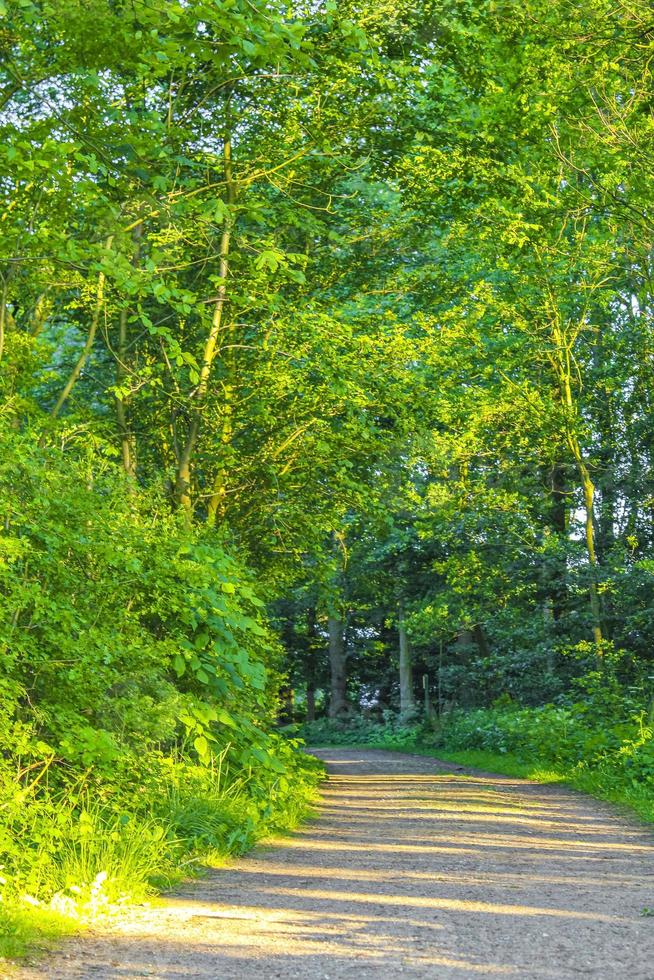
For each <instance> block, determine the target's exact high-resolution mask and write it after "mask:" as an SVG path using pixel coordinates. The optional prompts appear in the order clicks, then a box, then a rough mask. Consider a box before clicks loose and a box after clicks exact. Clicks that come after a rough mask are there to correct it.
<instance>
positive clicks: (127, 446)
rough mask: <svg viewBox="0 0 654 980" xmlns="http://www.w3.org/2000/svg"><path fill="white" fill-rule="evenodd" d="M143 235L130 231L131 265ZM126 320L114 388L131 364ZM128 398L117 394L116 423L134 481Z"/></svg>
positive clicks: (124, 315) (125, 315)
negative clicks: (132, 246) (131, 243)
mask: <svg viewBox="0 0 654 980" xmlns="http://www.w3.org/2000/svg"><path fill="white" fill-rule="evenodd" d="M142 233H143V225H142V224H138V225H136V227H135V228H134V230H133V231H132V242H133V245H134V248H133V252H132V265H133V266H135V265H136V264H137V262H138V257H139V252H140V239H141V235H142ZM128 320H129V311H128V310H127V308H125V309H123V310H121V311H120V317H119V320H118V350H117V352H116V355H117V356H116V387H117V388H118V389H120V388H122V386H123V385H124V384H125V381H126V380H127V378H128V377H129V374H130V370H131V364H130V363H129V353H128V343H127V341H128ZM128 415H129V397H128V396H125V395H122V394H120V393H119V394H118V395H117V396H116V421H117V423H118V433H119V436H120V456H121V459H122V463H123V469H124V470H125V473H126V474H127V476H128V477H129V478H130V481H132V482H133V481H134V480H136V447H135V445H134V434H133V432H132V430H131V426H130V423H129V417H128Z"/></svg>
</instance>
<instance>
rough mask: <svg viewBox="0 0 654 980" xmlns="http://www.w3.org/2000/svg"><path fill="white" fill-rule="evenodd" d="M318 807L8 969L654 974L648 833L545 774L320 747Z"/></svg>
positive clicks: (161, 978)
mask: <svg viewBox="0 0 654 980" xmlns="http://www.w3.org/2000/svg"><path fill="white" fill-rule="evenodd" d="M315 754H316V755H318V756H320V757H321V758H322V759H324V760H325V762H326V763H327V766H328V770H329V773H330V780H329V782H328V783H327V784H326V785H325V787H324V789H323V793H322V795H323V805H322V808H321V811H320V815H319V818H318V819H317V820H315V821H313V822H311V823H309V824H307V825H305V826H304V827H303V828H302V829H301V830H300V831H298V832H297V833H296V834H294V835H293V836H292V837H291V838H290V839H285V840H283V841H279V842H275V843H274V844H273V845H267V846H265V847H259V848H257V849H256V850H255V851H254V852H253V853H252V854H251V855H249V856H248V857H246V858H242V859H240V860H239V861H238V862H236V863H235V864H233V865H231V866H230V867H229V868H228V869H227V870H216V871H214V872H211V874H210V875H209V877H208V878H206V879H204V880H202V881H196V882H193V883H190V884H188V885H186V886H184V887H183V888H180V889H178V890H177V892H176V893H175V896H174V897H171V898H169V899H167V900H166V902H165V904H164V906H163V907H162V908H152V909H143V910H136V912H135V913H134V915H132V916H129V917H127V918H126V920H125V921H124V922H122V923H120V924H119V925H117V926H114V927H112V928H111V930H109V931H106V932H103V933H97V932H96V933H95V934H93V935H91V936H86V937H83V938H81V939H76V940H73V941H69V942H67V943H66V945H65V946H63V947H62V949H61V950H60V951H59V952H58V953H56V954H55V955H54V956H53V957H51V958H50V959H49V960H48V961H47V962H45V963H44V964H43V965H42V966H40V967H38V968H32V969H29V970H27V969H26V970H21V971H19V972H18V974H17V975H18V976H19V977H20V978H22V980H28V978H29V980H45V978H48V980H69V978H80V977H83V978H89V980H90V978H94V980H136V978H142V977H150V978H156V980H181V978H197V980H236V978H238V980H250V978H255V980H272V978H277V977H279V978H285V980H291V978H302V980H323V978H324V980H346V978H348V980H350V978H352V980H371V978H373V977H375V978H378V980H395V978H399V977H402V978H403V980H407V978H438V980H449V978H452V980H454V978H457V980H464V978H473V977H474V978H479V977H494V976H499V977H502V976H507V977H518V978H523V980H531V978H537V977H556V978H567V977H579V976H585V977H595V978H603V980H621V978H625V980H626V978H629V980H654V918H645V917H642V916H641V915H640V910H641V909H642V908H643V906H652V905H654V861H653V860H652V859H653V858H654V838H652V836H651V835H650V834H649V833H648V832H647V831H646V830H645V829H643V828H641V827H639V826H638V825H632V824H630V823H629V822H628V821H627V820H624V819H622V818H620V817H619V816H618V815H616V813H615V811H614V810H612V809H611V808H609V807H608V806H605V805H603V804H601V803H597V802H595V801H594V800H591V799H589V798H586V797H583V796H580V795H577V794H576V793H573V792H570V791H568V790H565V789H562V788H560V787H558V786H542V785H538V784H535V783H530V782H527V781H524V780H517V779H511V778H508V777H504V776H493V775H488V774H480V773H472V774H470V773H471V771H470V770H464V771H461V770H459V768H458V767H456V766H452V765H448V764H447V763H441V762H437V761H436V760H434V759H428V758H423V757H419V756H413V755H404V754H397V753H389V752H379V751H373V750H366V751H355V750H353V749H319V750H315Z"/></svg>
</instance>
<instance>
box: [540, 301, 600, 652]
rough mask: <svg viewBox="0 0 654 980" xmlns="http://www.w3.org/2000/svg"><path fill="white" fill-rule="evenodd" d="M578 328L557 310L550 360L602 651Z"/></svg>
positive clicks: (594, 626) (594, 630) (595, 630)
mask: <svg viewBox="0 0 654 980" xmlns="http://www.w3.org/2000/svg"><path fill="white" fill-rule="evenodd" d="M577 332H578V328H577V331H575V330H573V331H572V333H569V332H566V329H565V328H564V327H563V326H562V325H561V323H560V322H559V318H558V313H557V312H554V316H553V329H552V339H553V342H554V351H553V352H552V354H551V355H550V363H551V364H552V366H553V368H554V370H555V372H556V376H557V381H558V383H559V390H560V393H561V399H562V401H563V406H564V410H565V427H566V431H565V437H566V441H567V443H568V446H569V447H570V451H571V453H572V456H573V458H574V461H575V465H576V467H577V473H578V474H579V479H580V482H581V487H582V490H583V495H584V511H585V519H584V530H585V540H586V553H587V555H588V564H589V566H590V567H589V572H590V584H589V589H588V595H589V604H590V615H591V629H592V633H593V640H594V641H595V646H596V649H597V652H598V654H599V653H601V644H602V640H603V636H602V626H601V606H600V598H599V589H598V587H597V571H598V566H597V552H596V547H595V523H594V521H595V515H594V499H595V485H594V483H593V481H592V478H591V475H590V470H589V468H588V464H587V462H586V459H585V457H584V453H583V451H582V448H581V444H580V442H579V438H578V434H577V433H578V415H579V411H578V408H577V405H576V403H575V398H574V394H573V381H572V378H573V374H574V367H573V353H572V349H573V346H574V341H575V338H576V336H577Z"/></svg>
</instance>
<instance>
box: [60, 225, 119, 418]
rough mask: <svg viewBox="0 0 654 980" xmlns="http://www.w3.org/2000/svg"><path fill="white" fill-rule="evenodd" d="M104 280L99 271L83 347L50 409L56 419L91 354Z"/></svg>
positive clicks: (107, 247) (98, 318)
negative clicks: (93, 306) (93, 305)
mask: <svg viewBox="0 0 654 980" xmlns="http://www.w3.org/2000/svg"><path fill="white" fill-rule="evenodd" d="M113 240H114V236H113V235H110V236H109V238H108V239H107V242H106V245H105V251H107V252H108V251H109V249H110V248H111V244H112V242H113ZM105 281H106V277H105V274H104V272H101V273H100V274H99V275H98V285H97V289H96V293H95V309H94V311H93V316H92V318H91V325H90V326H89V332H88V334H87V335H86V343H85V344H84V347H83V349H82V353H81V354H80V355H79V357H78V358H77V361H76V363H75V367H74V368H73V370H72V371H71V373H70V376H69V378H68V381H67V382H66V384H65V385H64V387H63V391H62V392H61V394H60V395H59V398H58V399H57V403H56V405H55V407H54V408H53V409H52V412H51V415H52V417H53V418H54V419H56V417H57V416H58V415H59V412H60V411H61V409H62V408H63V407H64V404H65V403H66V401H67V399H68V396H69V395H70V393H71V391H72V390H73V388H74V386H75V383H76V382H77V379H78V378H79V376H80V374H81V373H82V370H83V369H84V366H85V364H86V362H87V360H88V359H89V356H90V354H91V351H92V350H93V343H94V341H95V335H96V333H97V331H98V325H99V323H100V316H101V314H102V310H103V309H104V288H105Z"/></svg>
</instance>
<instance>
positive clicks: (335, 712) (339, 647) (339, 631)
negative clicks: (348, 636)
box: [327, 614, 348, 718]
mask: <svg viewBox="0 0 654 980" xmlns="http://www.w3.org/2000/svg"><path fill="white" fill-rule="evenodd" d="M327 629H328V632H329V669H330V699H329V717H330V718H340V717H341V715H343V714H345V713H346V712H347V709H348V703H347V651H346V649H345V624H344V623H343V620H342V619H340V618H339V617H338V616H335V615H333V614H330V615H329V616H328V619H327Z"/></svg>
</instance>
